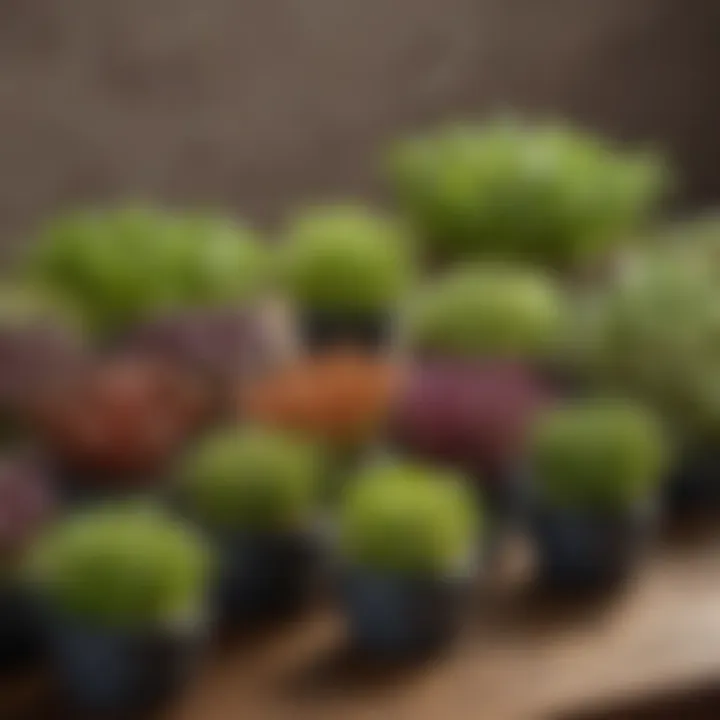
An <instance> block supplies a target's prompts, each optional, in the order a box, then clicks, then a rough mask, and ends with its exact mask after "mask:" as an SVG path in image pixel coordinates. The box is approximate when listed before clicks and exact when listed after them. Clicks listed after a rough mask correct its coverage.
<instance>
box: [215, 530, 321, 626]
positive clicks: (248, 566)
mask: <svg viewBox="0 0 720 720" xmlns="http://www.w3.org/2000/svg"><path fill="white" fill-rule="evenodd" d="M216 541H217V545H218V550H219V556H220V568H219V578H218V581H217V596H216V602H217V610H218V618H219V621H220V623H221V625H225V626H228V625H229V626H235V625H241V624H242V623H243V622H245V621H249V620H254V619H258V618H260V617H263V618H273V617H279V616H280V617H282V616H289V615H293V614H295V613H296V612H298V611H299V610H301V609H303V608H304V607H306V605H307V604H308V602H309V601H310V599H311V598H312V595H313V591H314V590H315V588H316V580H317V578H318V574H319V573H318V571H319V568H320V552H319V544H318V542H317V541H316V540H315V538H314V537H312V536H311V535H310V533H304V534H303V533H299V532H298V533H285V534H279V533H278V534H272V533H268V534H244V533H238V534H236V535H230V536H224V537H218V538H216Z"/></svg>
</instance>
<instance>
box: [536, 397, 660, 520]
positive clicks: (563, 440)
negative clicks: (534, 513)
mask: <svg viewBox="0 0 720 720" xmlns="http://www.w3.org/2000/svg"><path fill="white" fill-rule="evenodd" d="M530 458H531V463H532V465H531V466H532V468H533V473H534V475H535V478H534V479H535V482H536V483H537V486H538V492H539V493H540V494H541V496H542V498H543V499H544V501H545V502H548V503H550V504H552V505H555V506H559V507H567V508H571V509H580V510H590V511H599V512H622V511H623V510H624V509H626V508H628V507H630V506H632V505H633V504H634V503H636V502H639V501H642V500H644V499H646V498H647V497H648V496H649V494H650V493H652V492H653V491H654V490H655V489H656V488H657V487H658V485H659V484H660V482H661V480H662V475H663V470H664V467H665V462H666V458H667V451H666V443H665V437H664V433H663V430H662V428H661V426H660V424H659V423H658V421H657V419H656V418H655V417H654V415H652V414H651V413H649V412H648V411H647V410H646V409H644V408H643V407H641V406H639V405H636V404H633V403H630V402H628V401H619V400H618V401H612V400H594V401H591V402H585V403H578V404H575V405H567V406H562V407H558V408H554V409H552V410H550V411H549V412H548V413H547V414H546V415H545V416H544V417H542V418H541V419H540V420H539V421H538V423H537V426H536V428H535V430H534V433H533V437H532V440H531V449H530Z"/></svg>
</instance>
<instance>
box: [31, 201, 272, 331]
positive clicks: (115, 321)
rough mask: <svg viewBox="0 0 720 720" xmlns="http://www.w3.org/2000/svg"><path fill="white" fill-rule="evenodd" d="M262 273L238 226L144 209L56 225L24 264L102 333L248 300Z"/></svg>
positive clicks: (70, 218) (96, 213)
mask: <svg viewBox="0 0 720 720" xmlns="http://www.w3.org/2000/svg"><path fill="white" fill-rule="evenodd" d="M264 273H265V259H264V256H263V253H262V251H261V249H260V247H259V245H258V244H257V242H256V239H255V237H254V236H253V234H252V233H251V232H250V231H249V230H247V229H246V228H244V227H243V226H240V225H237V224H236V223H234V222H233V221H231V220H229V219H227V218H224V217H220V216H215V215H211V214H202V213H197V212H196V213H193V212H185V213H181V212H176V213H173V212H170V211H163V210H160V209H157V208H150V207H142V206H128V207H118V208H107V209H95V210H87V211H77V212H74V213H69V214H67V215H63V216H61V217H59V218H56V219H55V220H53V221H52V222H51V223H49V225H48V226H47V227H46V228H44V230H43V231H42V233H41V236H40V238H39V242H38V244H37V246H36V248H35V249H34V252H33V253H32V254H31V256H30V257H29V259H28V274H29V277H31V278H32V279H33V282H38V283H40V284H41V285H42V286H44V287H47V288H49V289H50V290H51V291H52V292H53V293H55V294H57V295H58V296H59V297H61V298H64V299H65V300H67V301H68V302H69V303H72V304H73V305H74V306H75V307H76V308H77V309H78V311H79V312H80V313H81V314H82V316H83V317H84V319H85V321H86V322H87V324H88V325H89V327H90V328H91V329H92V330H93V331H95V332H97V333H100V334H105V333H107V334H112V333H116V332H121V331H123V330H124V329H126V328H127V327H128V326H130V325H131V324H133V323H135V322H138V321H140V320H143V319H146V318H147V317H149V316H152V315H153V314H155V313H160V312H162V311H164V310H168V309H174V308H177V307H185V306H203V305H208V304H217V303H224V302H227V301H232V300H236V299H241V298H247V297H248V296H249V295H251V294H252V293H254V292H255V291H256V290H257V289H258V285H259V284H261V283H262V280H263V275H264Z"/></svg>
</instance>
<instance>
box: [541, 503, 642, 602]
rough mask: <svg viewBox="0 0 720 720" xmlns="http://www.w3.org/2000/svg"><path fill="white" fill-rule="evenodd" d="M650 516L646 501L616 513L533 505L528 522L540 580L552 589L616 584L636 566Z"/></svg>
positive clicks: (581, 588)
mask: <svg viewBox="0 0 720 720" xmlns="http://www.w3.org/2000/svg"><path fill="white" fill-rule="evenodd" d="M655 519H656V513H655V507H654V506H653V505H652V504H650V503H646V504H638V505H635V506H633V507H630V508H628V509H627V510H626V511H625V512H622V513H620V514H616V515H607V514H598V513H592V512H582V511H578V510H572V509H568V510H566V509H561V508H557V507H552V506H550V505H547V504H542V503H538V504H536V505H535V506H534V507H533V508H532V509H531V510H530V517H529V525H530V530H531V532H532V535H533V538H534V541H535V544H536V550H537V559H538V565H539V567H538V570H539V578H540V581H541V583H542V584H544V585H547V586H548V587H551V588H553V589H567V590H585V589H596V588H597V589H599V588H601V587H603V586H612V585H615V584H616V583H619V582H621V581H622V580H624V579H626V578H627V577H628V576H629V574H630V573H631V572H632V570H633V568H634V567H635V566H636V563H637V560H638V557H639V555H640V554H641V552H642V550H643V549H644V546H645V544H646V540H647V539H648V538H649V536H650V535H651V534H652V530H653V528H654V526H655Z"/></svg>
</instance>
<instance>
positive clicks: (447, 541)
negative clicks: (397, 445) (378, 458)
mask: <svg viewBox="0 0 720 720" xmlns="http://www.w3.org/2000/svg"><path fill="white" fill-rule="evenodd" d="M479 521H480V518H479V517H478V511H477V503H476V502H474V500H473V498H472V497H471V496H470V493H469V490H468V489H467V487H466V485H465V484H464V482H463V479H462V478H460V477H459V476H456V475H454V474H453V473H450V472H445V471H437V470H432V469H428V468H424V467H418V466H413V465H406V464H395V463H388V464H387V465H383V466H381V467H379V468H372V469H370V470H367V471H365V472H363V473H361V474H360V476H359V477H358V478H356V479H355V480H354V482H352V483H351V484H350V485H349V486H348V488H347V490H346V495H345V498H344V501H343V503H342V506H341V508H340V517H339V525H340V550H341V552H342V554H343V556H344V557H345V558H346V560H347V561H349V562H350V563H352V564H354V565H357V566H360V567H364V568H368V569H371V570H373V571H378V572H383V573H389V574H399V575H411V576H413V575H420V576H435V575H445V574H450V573H453V572H454V571H455V570H456V569H457V568H458V567H459V566H461V565H462V564H463V563H465V562H467V559H468V557H469V555H471V554H472V551H473V548H474V545H475V542H476V538H477V533H478V525H479Z"/></svg>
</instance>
